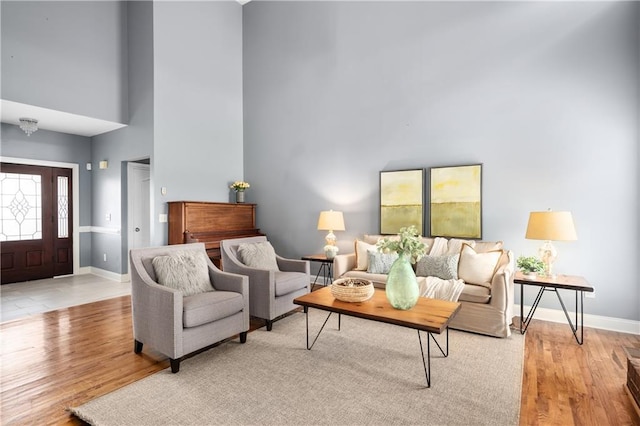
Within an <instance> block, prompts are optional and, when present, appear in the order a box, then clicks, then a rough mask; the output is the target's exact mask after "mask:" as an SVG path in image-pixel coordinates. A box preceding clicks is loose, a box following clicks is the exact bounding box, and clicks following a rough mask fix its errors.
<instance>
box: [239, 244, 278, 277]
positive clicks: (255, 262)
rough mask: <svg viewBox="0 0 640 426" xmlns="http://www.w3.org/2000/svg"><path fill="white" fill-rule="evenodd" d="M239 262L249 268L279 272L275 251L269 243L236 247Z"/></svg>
mask: <svg viewBox="0 0 640 426" xmlns="http://www.w3.org/2000/svg"><path fill="white" fill-rule="evenodd" d="M238 257H239V258H240V262H242V263H244V264H245V265H247V266H248V267H250V268H256V269H268V270H270V271H279V270H280V269H279V268H278V261H277V260H276V251H275V250H274V249H273V246H272V245H271V243H270V242H269V241H260V242H258V243H242V244H240V245H238Z"/></svg>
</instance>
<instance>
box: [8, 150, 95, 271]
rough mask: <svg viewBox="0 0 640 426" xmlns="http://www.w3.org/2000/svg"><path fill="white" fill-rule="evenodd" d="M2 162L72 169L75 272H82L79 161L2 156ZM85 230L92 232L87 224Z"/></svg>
mask: <svg viewBox="0 0 640 426" xmlns="http://www.w3.org/2000/svg"><path fill="white" fill-rule="evenodd" d="M0 162H2V163H15V164H25V165H30V166H45V167H59V168H63V169H71V185H72V186H71V193H72V194H71V200H72V202H73V209H72V211H73V274H74V275H77V274H78V273H80V166H79V165H78V164H77V163H63V162H60V161H47V160H32V159H28V158H17V157H2V156H0ZM84 228H87V229H86V230H85V229H83V232H85V231H86V232H90V231H91V227H90V226H86V227H84Z"/></svg>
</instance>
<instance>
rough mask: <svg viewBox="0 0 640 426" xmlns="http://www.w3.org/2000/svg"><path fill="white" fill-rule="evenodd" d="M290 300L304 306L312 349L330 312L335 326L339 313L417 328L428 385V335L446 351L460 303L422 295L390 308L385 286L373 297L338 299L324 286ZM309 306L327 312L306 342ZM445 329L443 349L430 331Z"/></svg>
mask: <svg viewBox="0 0 640 426" xmlns="http://www.w3.org/2000/svg"><path fill="white" fill-rule="evenodd" d="M293 303H295V304H297V305H300V306H303V307H304V311H305V315H306V325H307V349H309V350H311V348H312V347H313V345H314V344H315V343H316V340H318V337H320V333H322V330H323V329H324V326H325V325H326V324H327V321H328V320H329V317H330V316H331V314H333V313H337V314H338V330H340V315H348V316H352V317H357V318H364V319H368V320H371V321H378V322H383V323H387V324H395V325H398V326H401V327H407V328H411V329H414V330H417V332H418V341H419V343H420V353H421V354H422V364H423V366H424V374H425V377H426V379H427V387H431V345H430V343H429V342H430V338H431V339H433V341H434V342H435V344H436V345H437V346H438V349H440V352H441V353H442V355H444V356H445V357H447V356H448V355H449V322H450V321H451V319H452V318H453V317H454V316H455V315H456V313H457V312H458V311H459V310H460V303H457V302H448V301H445V300H437V299H428V298H426V297H421V298H420V299H419V300H418V303H417V304H416V306H414V307H413V308H411V309H410V310H408V311H402V310H399V309H395V308H393V307H392V306H391V305H390V304H389V302H388V301H387V297H386V295H385V293H384V290H379V289H376V290H375V293H374V294H373V297H372V298H371V299H369V300H367V301H365V302H341V301H340V300H337V299H335V298H334V297H333V296H332V295H331V288H330V287H325V288H322V289H320V290H316V291H313V292H311V293H308V294H305V295H304V296H300V297H298V298H296V299H295V300H294V301H293ZM309 308H315V309H320V310H323V311H327V312H329V315H328V316H327V318H326V319H325V320H324V323H323V324H322V327H321V328H320V331H318V334H317V335H316V337H315V339H314V340H313V342H312V343H311V344H309ZM421 331H423V332H426V333H427V357H426V359H425V356H424V348H423V343H422V337H421V335H420V332H421ZM443 331H444V332H446V349H445V350H443V349H442V347H441V346H440V344H439V343H438V341H437V340H436V339H435V337H433V334H441V333H442V332H443Z"/></svg>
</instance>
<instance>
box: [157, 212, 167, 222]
mask: <svg viewBox="0 0 640 426" xmlns="http://www.w3.org/2000/svg"><path fill="white" fill-rule="evenodd" d="M158 220H159V221H160V223H165V222H166V221H167V215H166V214H165V213H160V216H159V217H158Z"/></svg>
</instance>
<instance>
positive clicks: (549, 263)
mask: <svg viewBox="0 0 640 426" xmlns="http://www.w3.org/2000/svg"><path fill="white" fill-rule="evenodd" d="M538 256H540V259H541V260H542V262H544V265H545V268H544V275H545V276H546V277H549V278H555V276H556V274H554V273H553V264H554V263H555V261H556V259H557V258H558V250H556V248H555V247H554V246H553V244H551V241H549V240H547V241H545V242H544V244H542V245H541V246H540V248H539V249H538Z"/></svg>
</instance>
